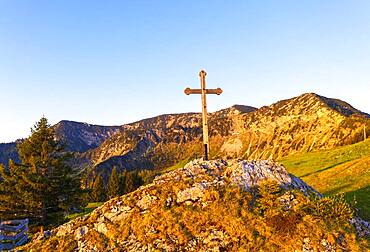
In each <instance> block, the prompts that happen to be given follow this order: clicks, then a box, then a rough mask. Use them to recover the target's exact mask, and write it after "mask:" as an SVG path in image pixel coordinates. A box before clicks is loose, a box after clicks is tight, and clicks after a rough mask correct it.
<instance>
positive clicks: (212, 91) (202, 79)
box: [184, 70, 222, 160]
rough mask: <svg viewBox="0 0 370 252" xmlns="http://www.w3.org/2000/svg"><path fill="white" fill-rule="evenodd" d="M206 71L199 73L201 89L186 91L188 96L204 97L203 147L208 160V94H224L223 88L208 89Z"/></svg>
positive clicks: (205, 157)
mask: <svg viewBox="0 0 370 252" xmlns="http://www.w3.org/2000/svg"><path fill="white" fill-rule="evenodd" d="M206 75H207V73H206V71H204V70H201V71H200V72H199V77H200V87H201V88H200V89H191V88H186V89H185V90H184V92H185V94H186V95H190V94H200V95H202V122H203V145H204V156H203V159H204V160H208V156H209V143H208V123H207V102H206V95H207V94H216V95H220V94H221V93H222V89H221V88H216V89H206Z"/></svg>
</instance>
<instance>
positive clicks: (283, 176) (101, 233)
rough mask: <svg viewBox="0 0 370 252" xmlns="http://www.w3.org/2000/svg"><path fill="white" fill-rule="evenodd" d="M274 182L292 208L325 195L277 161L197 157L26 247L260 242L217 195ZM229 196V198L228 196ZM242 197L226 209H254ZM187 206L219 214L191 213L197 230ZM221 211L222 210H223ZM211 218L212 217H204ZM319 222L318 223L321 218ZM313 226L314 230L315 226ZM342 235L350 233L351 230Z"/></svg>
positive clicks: (170, 247)
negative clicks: (244, 233)
mask: <svg viewBox="0 0 370 252" xmlns="http://www.w3.org/2000/svg"><path fill="white" fill-rule="evenodd" d="M266 181H269V182H271V181H274V182H275V183H276V184H277V185H279V186H280V187H281V188H285V189H286V191H285V193H282V194H281V195H280V196H278V198H277V200H278V202H280V203H279V204H281V207H282V208H281V209H283V210H282V211H286V213H289V211H293V209H295V208H296V206H297V205H299V204H300V202H301V201H302V200H303V199H304V198H302V197H306V196H308V195H311V196H312V195H314V196H315V197H316V198H317V197H321V195H320V194H319V193H318V192H316V191H315V190H314V189H313V188H311V187H310V186H308V185H307V184H305V183H304V182H303V181H302V180H300V179H299V178H296V177H294V176H292V175H291V174H289V173H287V171H286V170H285V168H284V167H283V166H281V165H279V164H278V163H275V162H272V161H268V160H258V161H244V160H212V161H202V160H201V159H197V160H194V161H192V162H190V163H188V164H187V165H185V166H184V167H183V168H180V169H177V170H174V171H172V172H168V173H166V174H164V175H161V176H159V177H157V178H155V179H154V181H153V182H152V183H151V184H148V185H146V186H142V187H140V188H139V189H138V190H136V191H134V192H132V193H130V194H127V195H124V196H121V197H117V198H115V199H112V200H110V201H108V202H106V203H105V204H104V205H102V206H101V207H99V208H97V209H96V210H94V211H93V212H92V213H91V214H90V215H87V216H84V217H79V218H77V219H74V220H72V221H70V222H68V223H66V224H63V225H61V226H59V227H58V228H56V229H54V230H51V232H48V235H47V236H45V237H42V236H41V235H39V236H36V237H35V238H34V240H33V241H32V242H31V243H30V244H28V245H27V246H26V247H25V249H30V248H34V249H39V250H47V249H51V250H53V251H58V250H59V251H62V250H63V249H64V248H63V246H64V245H65V244H68V246H69V249H70V250H74V251H113V250H114V251H115V250H117V251H119V250H123V251H154V250H162V251H179V250H180V251H220V250H225V249H226V250H228V249H231V250H232V249H235V248H236V247H235V246H242V244H243V243H244V240H243V239H246V240H245V241H247V240H248V239H252V242H256V244H257V241H253V237H249V238H248V237H245V238H240V237H235V234H233V233H232V232H233V229H238V227H237V226H235V227H234V228H233V229H231V230H230V229H229V227H228V225H234V224H231V223H230V222H229V221H227V218H229V216H228V214H227V212H226V213H223V212H222V211H223V210H222V208H220V212H218V210H217V211H216V212H215V211H214V210H213V209H214V207H218V206H217V204H218V203H216V205H212V204H213V203H214V202H215V200H217V198H219V197H224V196H223V195H227V194H228V193H227V190H226V191H225V189H227V188H231V189H230V190H231V191H232V190H234V189H233V188H239V189H240V190H241V191H242V192H245V193H246V194H245V195H246V196H242V197H249V196H248V195H256V194H255V189H256V188H258V187H259V186H260V185H261V184H263V183H265V182H266ZM290 189H293V191H291V190H290ZM248 191H250V192H252V191H254V193H248ZM297 191H301V192H302V195H306V196H299V194H297V193H296V192H297ZM236 195H237V194H236ZM214 197H216V198H214ZM256 197H258V195H257V196H256ZM225 199H228V200H227V201H226V202H225V201H224V200H225ZM224 200H221V201H220V202H221V203H222V204H224V203H226V204H229V203H228V201H230V202H232V201H233V200H238V199H236V198H235V197H229V196H225V198H224ZM240 200H243V198H239V200H238V202H241V201H240ZM252 201H253V199H252ZM221 203H220V204H221ZM240 204H242V203H237V205H239V206H240V207H242V209H240V210H237V209H233V208H230V209H227V208H226V211H230V212H234V211H236V210H237V211H242V212H241V216H243V215H245V214H248V211H253V210H252V209H249V207H248V205H246V206H245V207H243V206H242V205H240ZM248 204H249V203H248ZM189 211H190V212H189ZM194 211H195V212H194ZM243 211H245V212H244V213H243ZM184 212H187V214H189V213H190V214H192V215H193V216H194V217H191V218H196V216H201V215H206V216H207V215H208V214H210V216H213V217H212V218H213V219H214V221H213V222H212V220H207V219H199V220H198V221H199V223H197V221H196V220H195V219H193V220H191V219H188V221H190V222H193V221H194V222H195V223H191V225H193V226H192V227H193V228H194V227H195V228H196V230H193V229H192V228H191V227H190V226H188V225H190V223H189V222H188V223H186V222H185V223H184V222H182V219H181V218H182V216H181V214H184ZM218 215H221V216H219V217H217V216H218ZM185 217H186V216H185ZM217 218H221V219H219V222H222V221H223V219H224V218H225V219H226V222H225V223H226V226H224V227H222V225H221V224H220V223H218V221H217ZM233 218H234V217H233ZM235 218H236V219H238V218H241V217H235ZM244 218H247V217H244ZM254 218H257V219H258V218H260V217H258V215H256V217H253V218H252V219H250V220H249V221H248V223H249V227H247V226H244V228H247V229H248V228H253V225H254V224H253V223H254V222H253V221H254ZM185 220H186V218H185ZM204 221H205V223H208V224H202V223H203V222H204ZM233 221H236V223H238V220H234V219H233ZM292 221H294V220H292ZM353 221H354V223H355V224H354V225H357V226H358V227H357V228H358V229H360V228H361V230H362V232H363V233H364V234H365V233H366V232H368V226H366V225H365V224H364V223H362V222H360V221H359V220H358V219H354V220H353ZM308 223H311V222H308ZM311 224H312V225H314V223H311ZM311 224H310V225H311ZM284 225H285V224H284ZM171 228H173V229H175V231H172V230H171ZM198 229H199V230H198ZM170 230H171V231H170ZM176 230H177V231H176ZM256 230H257V229H256ZM251 232H257V233H258V232H260V231H251ZM284 232H285V231H284ZM307 232H308V233H309V232H310V230H308V231H307ZM257 233H256V234H257ZM235 239H237V240H235ZM327 239H329V238H325V236H322V237H321V236H320V239H319V240H318V245H317V244H316V245H317V246H322V248H323V251H331V249H330V248H339V247H340V246H339V245H338V244H337V245H338V246H337V245H336V242H335V241H334V243H333V241H331V240H330V239H329V240H330V241H329V240H327ZM341 239H344V236H343V238H341ZM260 242H261V241H260ZM287 242H289V240H288V241H287ZM292 242H293V241H292ZM297 242H298V243H299V242H300V245H299V246H300V248H301V249H303V250H305V249H306V250H307V251H309V249H310V248H313V244H314V243H315V242H316V243H317V241H315V240H312V238H304V239H303V238H302V241H294V243H297ZM320 243H322V244H321V245H320ZM237 244H239V245H237ZM256 246H257V245H256ZM258 246H260V245H258ZM261 246H262V245H261ZM315 248H317V247H315ZM326 248H328V249H326Z"/></svg>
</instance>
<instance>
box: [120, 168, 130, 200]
mask: <svg viewBox="0 0 370 252" xmlns="http://www.w3.org/2000/svg"><path fill="white" fill-rule="evenodd" d="M127 173H128V172H127V170H124V171H123V173H121V175H120V176H119V194H120V195H123V194H125V193H126V178H127Z"/></svg>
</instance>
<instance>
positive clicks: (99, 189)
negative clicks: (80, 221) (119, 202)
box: [91, 175, 106, 202]
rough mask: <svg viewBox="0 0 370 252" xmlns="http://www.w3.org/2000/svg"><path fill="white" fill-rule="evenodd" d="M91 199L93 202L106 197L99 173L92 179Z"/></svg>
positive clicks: (100, 200)
mask: <svg viewBox="0 0 370 252" xmlns="http://www.w3.org/2000/svg"><path fill="white" fill-rule="evenodd" d="M91 199H92V200H93V201H95V202H103V201H105V199H106V195H105V188H104V181H103V178H102V177H101V176H100V175H98V176H96V178H95V180H94V183H93V187H92V191H91Z"/></svg>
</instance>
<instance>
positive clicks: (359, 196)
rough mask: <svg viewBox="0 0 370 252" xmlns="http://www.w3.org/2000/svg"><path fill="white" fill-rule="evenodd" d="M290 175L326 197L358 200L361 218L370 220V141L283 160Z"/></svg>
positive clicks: (292, 156)
mask: <svg viewBox="0 0 370 252" xmlns="http://www.w3.org/2000/svg"><path fill="white" fill-rule="evenodd" d="M279 161H280V162H281V163H283V164H284V166H285V167H286V168H287V169H288V171H289V172H290V173H292V174H294V175H296V176H298V177H300V178H301V179H303V180H304V181H305V182H306V183H308V184H309V185H311V186H313V187H314V188H315V189H317V190H318V191H319V192H321V193H323V194H325V195H328V196H330V195H334V194H337V193H345V195H346V198H347V199H348V200H353V197H354V196H355V198H356V201H357V202H358V204H357V206H358V207H359V208H360V215H361V216H362V217H363V218H365V219H367V220H370V140H367V141H364V142H360V143H357V144H353V145H347V146H343V147H339V148H335V149H332V150H327V151H316V152H310V153H305V154H298V155H291V156H288V157H285V158H283V159H281V160H279Z"/></svg>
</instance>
